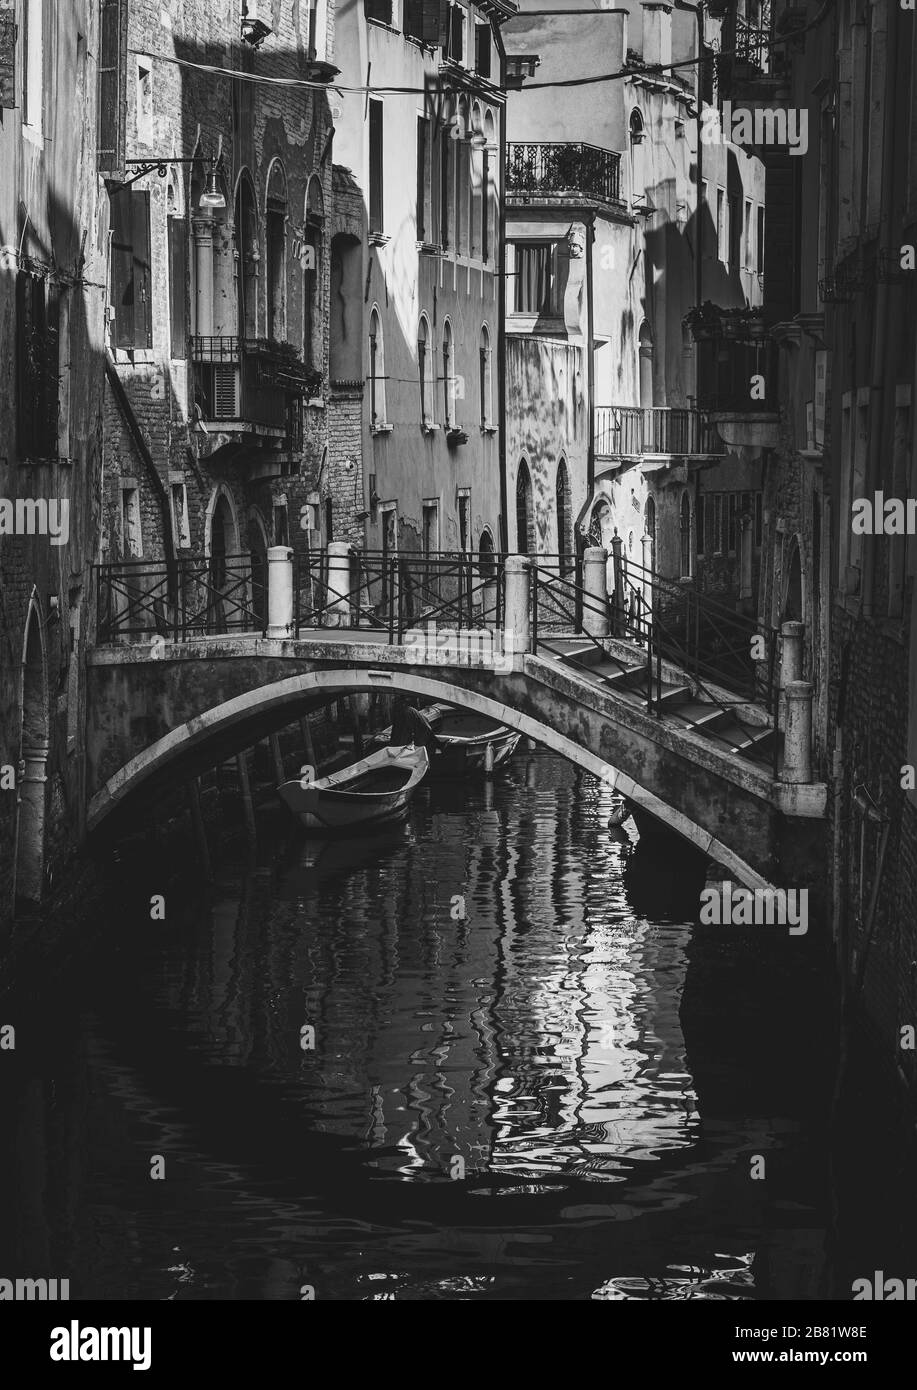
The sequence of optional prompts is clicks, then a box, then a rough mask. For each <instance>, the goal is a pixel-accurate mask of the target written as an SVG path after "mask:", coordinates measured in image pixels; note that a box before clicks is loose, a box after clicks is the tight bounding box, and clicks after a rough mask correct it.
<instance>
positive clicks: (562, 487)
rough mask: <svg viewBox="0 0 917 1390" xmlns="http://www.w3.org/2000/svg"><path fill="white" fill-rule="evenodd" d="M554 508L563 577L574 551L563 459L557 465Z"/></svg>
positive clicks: (566, 478) (565, 467)
mask: <svg viewBox="0 0 917 1390" xmlns="http://www.w3.org/2000/svg"><path fill="white" fill-rule="evenodd" d="M554 508H555V512H556V515H557V554H558V559H559V568H560V573H561V574H562V575H563V574H566V573H567V571H568V570H569V568H570V555H571V552H572V549H573V533H572V527H571V525H570V483H569V479H568V477H567V465H566V463H565V462H564V460H563V459H561V461H560V463H559V464H558V465H557V479H556V482H555V484H554Z"/></svg>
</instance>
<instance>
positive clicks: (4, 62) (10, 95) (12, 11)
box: [0, 0, 16, 109]
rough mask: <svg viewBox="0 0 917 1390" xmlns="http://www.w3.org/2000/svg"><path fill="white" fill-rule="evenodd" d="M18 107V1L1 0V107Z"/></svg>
mask: <svg viewBox="0 0 917 1390" xmlns="http://www.w3.org/2000/svg"><path fill="white" fill-rule="evenodd" d="M15 105H16V0H0V107H3V106H5V107H7V108H8V109H9V108H10V107H12V106H15Z"/></svg>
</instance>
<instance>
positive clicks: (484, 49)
mask: <svg viewBox="0 0 917 1390" xmlns="http://www.w3.org/2000/svg"><path fill="white" fill-rule="evenodd" d="M474 49H475V52H474V65H475V67H476V69H477V71H478V74H479V75H480V76H481V77H489V76H490V25H489V24H476V25H475V26H474Z"/></svg>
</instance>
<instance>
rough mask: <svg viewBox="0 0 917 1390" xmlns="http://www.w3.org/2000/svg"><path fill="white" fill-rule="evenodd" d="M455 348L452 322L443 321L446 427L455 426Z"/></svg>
mask: <svg viewBox="0 0 917 1390" xmlns="http://www.w3.org/2000/svg"><path fill="white" fill-rule="evenodd" d="M455 395H456V380H455V350H454V347H453V343H452V324H451V323H450V322H449V320H448V319H446V320H445V322H444V323H443V421H444V423H445V426H446V429H447V430H451V429H454V428H455Z"/></svg>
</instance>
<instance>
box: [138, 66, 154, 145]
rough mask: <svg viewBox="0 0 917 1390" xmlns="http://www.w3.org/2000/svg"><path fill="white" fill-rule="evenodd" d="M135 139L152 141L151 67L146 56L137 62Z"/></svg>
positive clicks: (148, 142)
mask: <svg viewBox="0 0 917 1390" xmlns="http://www.w3.org/2000/svg"><path fill="white" fill-rule="evenodd" d="M136 99H137V139H138V140H139V141H140V144H141V145H152V143H153V69H152V67H151V66H150V61H149V59H148V58H144V59H142V60H138V62H137V98H136Z"/></svg>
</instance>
